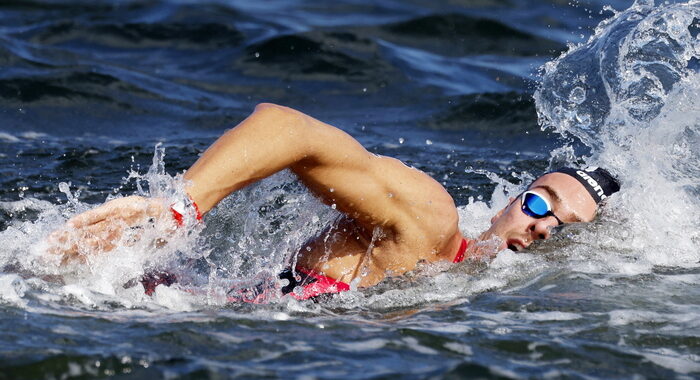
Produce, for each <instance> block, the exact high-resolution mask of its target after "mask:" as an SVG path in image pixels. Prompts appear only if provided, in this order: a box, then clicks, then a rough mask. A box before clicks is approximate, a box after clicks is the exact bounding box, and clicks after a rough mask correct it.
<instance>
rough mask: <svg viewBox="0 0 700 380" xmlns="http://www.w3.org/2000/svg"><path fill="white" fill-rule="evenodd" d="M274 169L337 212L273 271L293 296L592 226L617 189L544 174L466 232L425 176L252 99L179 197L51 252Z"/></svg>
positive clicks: (90, 242) (91, 219)
mask: <svg viewBox="0 0 700 380" xmlns="http://www.w3.org/2000/svg"><path fill="white" fill-rule="evenodd" d="M283 169H289V170H291V171H292V172H293V173H294V174H296V176H297V177H298V178H299V180H300V181H301V182H302V183H303V184H304V185H305V186H306V187H307V188H308V189H309V190H310V191H311V192H312V193H313V194H315V195H316V196H317V197H318V198H319V199H320V200H321V201H322V202H324V203H325V204H328V205H332V206H333V207H334V208H336V209H337V210H339V211H340V212H341V213H342V214H343V215H344V219H343V220H342V221H341V222H340V223H338V224H337V225H335V226H333V227H331V228H328V229H327V230H325V231H324V232H322V233H321V234H320V235H319V236H318V237H317V238H316V239H315V240H312V241H311V242H309V243H307V245H305V246H304V247H300V250H299V253H298V259H297V266H296V267H295V268H290V271H287V272H286V273H283V274H282V275H281V278H285V279H287V280H289V281H290V284H289V285H288V286H286V287H285V288H283V292H286V293H291V294H292V295H294V296H296V297H297V298H301V299H306V298H310V297H315V296H317V295H319V294H323V293H333V292H338V291H344V290H348V289H349V288H350V287H349V285H348V284H350V283H351V282H354V283H355V284H357V286H358V287H370V286H373V285H376V284H377V283H379V282H380V281H382V280H383V279H384V278H385V277H387V276H398V275H401V274H404V273H406V272H408V271H411V270H413V269H414V268H415V267H416V265H417V264H418V263H420V262H435V261H439V260H447V261H451V262H459V261H462V260H464V259H465V258H475V257H479V256H480V255H484V254H487V255H488V254H494V253H495V252H483V251H482V250H480V249H478V247H477V245H476V244H474V242H475V241H486V240H495V241H498V242H499V243H500V246H499V247H498V248H497V249H496V251H499V250H502V249H505V248H510V249H512V250H516V251H518V250H522V249H525V248H527V247H528V246H529V245H530V244H531V243H532V242H533V241H535V240H543V239H547V238H549V236H550V233H551V230H552V228H554V227H556V226H557V225H560V224H563V223H575V222H590V221H592V220H593V218H594V217H595V215H596V212H597V206H598V203H599V202H600V201H602V200H603V199H605V198H606V197H607V196H609V195H611V194H612V193H614V192H616V191H617V190H619V185H618V184H617V182H616V181H615V179H614V178H613V177H612V176H610V174H609V173H608V172H606V171H605V170H603V169H595V170H589V171H585V170H576V169H571V168H565V169H561V170H559V171H555V172H551V173H547V174H545V175H543V176H541V177H539V178H538V179H537V180H535V181H534V182H533V183H532V184H531V185H530V186H529V187H528V190H527V191H525V192H523V193H522V194H520V195H519V196H517V197H516V198H511V201H510V203H509V204H508V205H507V206H506V207H504V208H503V209H502V210H500V211H499V212H498V213H497V214H496V215H495V216H494V217H493V218H492V219H491V227H490V228H489V229H488V230H486V231H484V232H483V233H482V234H481V235H480V236H478V237H476V238H475V239H467V238H465V237H463V236H462V234H461V232H460V230H459V228H458V214H457V208H456V206H455V204H454V201H453V199H452V197H451V196H450V195H449V194H448V193H447V191H446V190H445V189H444V188H443V187H442V186H441V185H440V184H439V183H438V182H437V181H435V180H434V179H432V178H431V177H429V176H428V175H427V174H425V173H423V172H421V171H419V170H417V169H414V168H410V167H408V166H406V165H404V164H403V163H402V162H401V161H399V160H397V159H394V158H390V157H384V156H378V155H375V154H372V153H370V152H368V151H367V150H365V148H364V147H362V145H360V144H359V143H358V142H357V141H356V140H355V139H353V138H352V137H351V136H349V135H348V134H346V133H345V132H343V131H341V130H340V129H338V128H335V127H333V126H331V125H328V124H325V123H323V122H321V121H318V120H316V119H314V118H312V117H310V116H307V115H305V114H303V113H301V112H298V111H295V110H292V109H290V108H286V107H282V106H277V105H272V104H261V105H259V106H257V107H256V108H255V111H254V112H253V113H252V114H251V115H250V116H249V117H248V118H246V119H245V120H244V121H242V122H241V123H240V124H239V125H238V126H236V127H235V128H234V129H232V130H230V131H228V132H226V133H225V134H224V135H223V136H221V137H220V138H219V139H218V140H217V141H216V142H214V144H213V145H212V146H211V147H209V148H208V149H207V150H206V151H205V152H204V154H203V155H202V156H201V157H200V158H199V159H198V160H197V162H195V164H194V165H192V167H190V168H189V169H188V170H187V171H186V173H185V176H184V177H185V179H186V180H187V181H188V184H187V187H186V192H187V194H188V195H189V198H190V199H189V200H186V201H185V202H184V203H181V204H178V205H175V206H173V207H169V205H167V204H165V203H164V202H163V200H160V199H149V198H143V197H136V196H132V197H127V198H121V199H116V200H113V201H110V202H107V203H105V204H104V205H102V206H100V207H97V208H95V209H93V210H90V211H87V212H85V213H83V214H80V215H77V216H75V217H74V218H72V219H71V220H69V221H68V223H67V227H68V228H67V229H65V230H63V231H60V232H59V233H57V234H55V235H54V239H55V241H56V242H57V243H56V244H57V247H58V248H56V249H54V250H53V251H54V252H57V253H59V254H60V255H62V259H63V260H64V261H70V260H72V259H75V258H79V257H80V256H81V255H82V254H84V252H85V247H86V246H87V247H93V248H94V250H95V251H97V250H102V251H109V250H111V249H113V248H114V244H116V242H117V241H118V240H119V237H120V236H121V235H122V232H123V229H124V228H125V226H134V225H138V224H142V223H147V221H148V220H149V219H153V218H173V217H174V219H175V220H176V221H177V222H178V223H182V219H183V217H185V216H186V215H187V214H190V215H195V216H196V217H197V218H201V216H202V215H204V214H206V213H207V212H208V211H209V210H211V209H212V208H213V207H215V206H216V205H217V204H218V203H219V202H220V201H221V200H222V199H223V198H224V197H226V196H228V195H229V194H231V193H232V192H234V191H236V190H239V189H241V188H243V187H245V186H246V185H249V184H251V183H254V182H256V181H259V180H261V179H263V178H266V177H268V176H270V175H272V174H274V173H276V172H278V171H280V170H283ZM169 208H170V209H169ZM76 236H78V237H79V238H77V239H76V238H75V237H76ZM142 282H143V284H144V286H145V287H146V290H147V292H148V291H149V290H150V291H153V287H154V286H155V285H158V284H160V283H166V284H168V285H169V282H170V280H163V279H162V278H160V277H158V276H156V278H150V279H149V278H146V279H145V280H144V281H142ZM296 285H298V286H296ZM295 286H296V287H297V288H298V289H294V288H295Z"/></svg>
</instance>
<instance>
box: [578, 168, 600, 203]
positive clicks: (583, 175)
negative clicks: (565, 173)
mask: <svg viewBox="0 0 700 380" xmlns="http://www.w3.org/2000/svg"><path fill="white" fill-rule="evenodd" d="M589 169H590V168H587V169H585V170H586V171H588V172H592V171H595V170H596V169H598V168H595V169H593V170H589ZM576 174H578V175H579V176H580V177H581V178H583V180H584V181H586V182H588V184H589V185H590V186H591V189H592V190H593V191H595V193H596V194H598V198H600V200H601V201H602V200H603V199H605V198H607V196H606V195H605V192H604V191H603V188H602V187H600V185H599V184H598V181H596V180H594V179H593V178H591V176H589V175H588V174H586V172H584V171H582V170H577V171H576Z"/></svg>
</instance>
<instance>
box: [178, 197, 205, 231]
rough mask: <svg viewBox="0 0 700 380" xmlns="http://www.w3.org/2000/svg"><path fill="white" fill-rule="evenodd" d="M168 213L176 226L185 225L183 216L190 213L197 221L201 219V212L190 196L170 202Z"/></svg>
mask: <svg viewBox="0 0 700 380" xmlns="http://www.w3.org/2000/svg"><path fill="white" fill-rule="evenodd" d="M170 213H171V215H172V217H173V219H174V220H175V223H176V224H177V226H178V227H182V226H183V225H185V218H186V217H187V216H190V215H191V216H194V218H195V220H197V221H198V222H200V221H202V213H201V212H200V211H199V207H198V206H197V203H196V202H195V201H194V200H193V199H192V198H190V197H187V198H185V199H181V200H179V201H177V202H175V203H173V204H171V205H170Z"/></svg>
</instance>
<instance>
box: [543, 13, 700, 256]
mask: <svg viewBox="0 0 700 380" xmlns="http://www.w3.org/2000/svg"><path fill="white" fill-rule="evenodd" d="M699 19H700V2H698V1H690V2H688V3H683V4H665V3H664V4H659V5H655V4H654V2H653V1H641V0H640V1H637V2H636V3H635V4H634V5H633V6H632V7H630V8H629V9H627V10H625V11H622V12H616V13H615V14H614V16H613V17H612V18H610V19H609V20H607V21H605V22H603V23H601V24H600V25H599V26H598V28H597V29H596V32H595V34H594V35H593V36H592V37H591V38H590V39H589V40H588V41H587V42H586V43H583V44H581V45H578V46H574V47H572V48H571V49H570V50H569V51H568V52H566V53H565V54H563V55H562V56H561V57H559V58H558V59H557V60H555V61H553V62H551V63H548V64H547V65H546V66H545V68H544V74H543V80H542V85H541V87H540V88H539V89H538V91H537V93H536V94H535V100H536V104H537V110H538V115H539V119H540V121H541V123H542V124H543V127H544V128H552V129H553V130H555V131H556V132H558V133H561V134H562V135H563V136H566V137H568V138H570V139H572V141H574V142H576V144H582V145H583V146H586V147H587V148H589V149H590V152H591V153H590V155H589V156H588V157H586V158H585V161H586V162H587V163H588V164H592V165H598V166H604V167H607V168H609V169H610V170H612V171H613V172H614V173H616V174H617V175H618V176H619V177H620V179H621V181H622V191H621V193H620V194H619V195H617V196H615V197H612V198H611V199H610V201H609V203H610V204H609V207H608V208H607V212H609V214H608V215H604V218H603V219H604V220H607V221H608V222H609V223H610V224H609V225H608V227H609V230H607V231H606V232H604V233H603V236H604V238H603V239H599V241H600V240H604V241H605V244H606V246H607V247H608V248H611V249H613V250H616V251H618V252H629V250H631V251H632V252H633V255H632V256H633V257H634V258H635V260H644V261H645V262H646V263H648V264H649V265H678V266H687V265H697V263H698V262H699V261H700V255H699V253H698V250H697V246H698V244H700V219H698V218H697V215H698V214H699V213H700V196H699V195H700V185H699V184H700V171H698V169H697V168H698V166H699V165H700V144H699V142H700V138H699V136H700V103H699V102H698V101H697V94H698V92H700V74H699V73H698V70H697V69H698V65H697V60H698V59H699V58H700V41H699V40H698V38H697V31H698V20H699ZM576 144H574V145H576ZM556 153H557V154H561V153H562V151H558V152H556ZM557 154H553V157H552V160H553V161H558V160H559V159H560V157H555V156H557ZM600 231H603V230H600ZM600 231H599V232H600ZM623 261H624V260H623Z"/></svg>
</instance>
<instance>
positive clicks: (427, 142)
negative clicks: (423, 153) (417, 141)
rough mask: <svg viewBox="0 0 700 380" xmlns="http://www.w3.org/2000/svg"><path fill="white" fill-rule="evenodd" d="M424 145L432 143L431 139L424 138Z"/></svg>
mask: <svg viewBox="0 0 700 380" xmlns="http://www.w3.org/2000/svg"><path fill="white" fill-rule="evenodd" d="M425 145H433V142H432V141H431V140H425Z"/></svg>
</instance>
